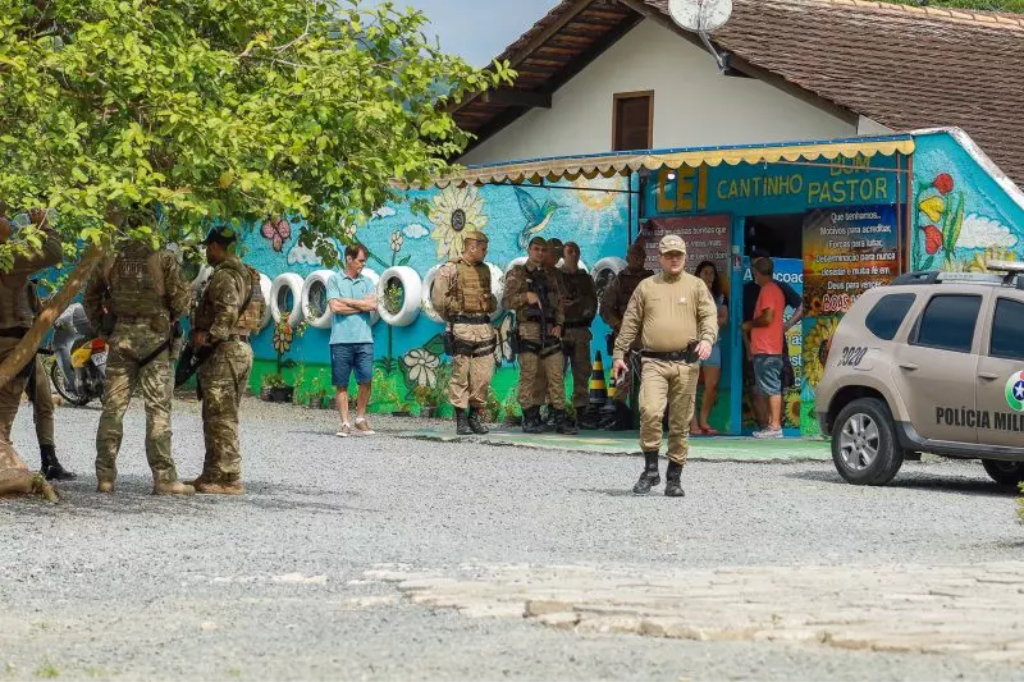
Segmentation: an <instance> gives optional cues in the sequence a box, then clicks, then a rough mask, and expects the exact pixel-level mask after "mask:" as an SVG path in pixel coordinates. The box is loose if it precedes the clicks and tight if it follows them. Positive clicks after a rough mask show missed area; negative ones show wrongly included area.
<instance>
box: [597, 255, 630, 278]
mask: <svg viewBox="0 0 1024 682" xmlns="http://www.w3.org/2000/svg"><path fill="white" fill-rule="evenodd" d="M625 269H626V261H624V260H622V259H621V258H618V257H617V256H608V257H607V258H602V259H601V260H599V261H597V263H595V264H594V281H595V282H599V281H600V280H601V278H605V279H611V277H615V276H617V275H618V274H619V273H620V272H622V271H623V270H625Z"/></svg>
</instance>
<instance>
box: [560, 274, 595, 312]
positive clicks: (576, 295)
mask: <svg viewBox="0 0 1024 682" xmlns="http://www.w3.org/2000/svg"><path fill="white" fill-rule="evenodd" d="M587 279H590V275H588V274H587V273H585V272H583V271H582V270H577V271H576V272H575V273H572V274H570V273H568V272H563V273H562V283H563V286H564V288H565V295H566V296H568V297H569V298H571V299H572V300H574V301H576V303H575V304H573V305H569V306H566V308H565V321H566V322H585V321H586V320H584V319H583V308H584V307H585V303H586V302H585V301H582V300H580V297H581V296H582V295H583V287H582V286H580V284H581V282H582V281H583V280H587Z"/></svg>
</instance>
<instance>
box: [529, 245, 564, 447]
mask: <svg viewBox="0 0 1024 682" xmlns="http://www.w3.org/2000/svg"><path fill="white" fill-rule="evenodd" d="M564 250H565V247H564V245H563V244H562V240H561V239H558V238H552V239H548V240H547V242H546V246H545V248H544V259H543V261H542V262H543V267H544V272H545V274H546V275H547V279H548V281H549V282H554V283H555V284H556V285H557V286H558V297H559V300H561V301H562V312H563V313H564V312H565V286H564V281H563V279H562V271H561V270H559V269H558V268H557V267H555V266H556V265H557V264H558V261H560V260H562V252H563V251H564ZM563 336H564V334H563ZM562 374H563V375H564V374H565V368H564V366H563V369H562ZM547 395H548V374H547V370H545V369H544V363H541V364H540V365H538V366H537V376H536V377H535V378H534V380H533V400H534V402H535V403H536V404H537V405H540V406H541V407H540V409H541V415H540V419H541V427H542V429H543V430H544V431H554V430H555V429H556V428H557V426H556V424H555V408H554V406H553V405H552V404H551V403H550V402H548V401H547Z"/></svg>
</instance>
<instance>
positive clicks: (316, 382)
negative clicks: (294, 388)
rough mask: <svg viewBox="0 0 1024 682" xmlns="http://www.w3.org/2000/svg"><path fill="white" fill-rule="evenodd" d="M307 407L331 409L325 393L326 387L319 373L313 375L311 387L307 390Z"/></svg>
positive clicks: (329, 399) (328, 398)
mask: <svg viewBox="0 0 1024 682" xmlns="http://www.w3.org/2000/svg"><path fill="white" fill-rule="evenodd" d="M308 397H309V407H310V408H311V409H314V410H329V409H331V398H330V396H328V395H327V387H326V386H324V385H323V382H322V381H321V377H320V375H317V376H315V377H313V381H312V389H310V391H309V396H308Z"/></svg>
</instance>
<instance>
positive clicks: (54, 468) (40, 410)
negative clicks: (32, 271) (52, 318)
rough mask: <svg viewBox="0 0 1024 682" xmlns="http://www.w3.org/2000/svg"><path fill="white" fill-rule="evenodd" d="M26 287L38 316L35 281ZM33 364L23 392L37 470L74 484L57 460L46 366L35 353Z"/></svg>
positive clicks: (72, 478)
mask: <svg viewBox="0 0 1024 682" xmlns="http://www.w3.org/2000/svg"><path fill="white" fill-rule="evenodd" d="M27 286H28V297H29V304H30V305H31V306H32V312H33V313H35V314H36V315H38V314H39V312H40V311H41V310H42V307H43V304H42V301H40V300H39V291H38V289H37V285H36V282H35V280H31V281H29V283H28V285H27ZM32 365H33V367H32V371H31V372H30V373H29V377H28V383H27V385H26V386H25V393H26V394H27V395H28V399H29V402H31V403H32V421H34V422H35V424H36V441H37V442H38V443H39V458H40V459H41V460H42V466H41V468H40V471H41V472H42V473H43V475H44V476H46V479H47V480H49V481H53V480H57V481H73V480H75V479H76V478H78V477H77V476H76V475H75V474H73V473H71V472H70V471H67V470H65V469H64V467H63V466H61V464H60V462H59V461H58V460H57V446H56V441H55V439H54V437H53V431H54V428H53V427H54V424H53V415H54V412H55V409H54V405H53V390H52V389H51V388H50V379H49V377H47V376H46V367H45V366H44V365H43V360H42V358H41V357H40V356H39V354H38V353H36V357H35V359H34V361H33V363H32Z"/></svg>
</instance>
